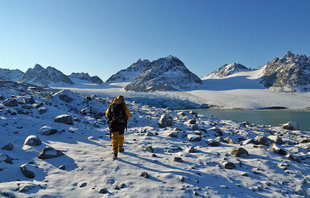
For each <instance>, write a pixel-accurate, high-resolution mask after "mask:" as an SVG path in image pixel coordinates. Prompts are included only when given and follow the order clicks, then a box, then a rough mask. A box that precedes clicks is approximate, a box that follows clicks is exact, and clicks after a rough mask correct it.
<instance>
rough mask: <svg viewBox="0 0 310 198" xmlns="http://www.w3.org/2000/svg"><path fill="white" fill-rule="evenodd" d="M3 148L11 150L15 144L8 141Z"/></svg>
mask: <svg viewBox="0 0 310 198" xmlns="http://www.w3.org/2000/svg"><path fill="white" fill-rule="evenodd" d="M1 149H2V150H7V151H11V150H13V149H14V145H13V144H12V143H8V144H6V145H4V146H3V147H2V148H1Z"/></svg>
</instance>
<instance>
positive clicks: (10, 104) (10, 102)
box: [2, 98, 18, 107]
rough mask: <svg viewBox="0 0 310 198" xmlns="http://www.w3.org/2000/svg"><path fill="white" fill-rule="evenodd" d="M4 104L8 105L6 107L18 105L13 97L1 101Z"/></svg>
mask: <svg viewBox="0 0 310 198" xmlns="http://www.w3.org/2000/svg"><path fill="white" fill-rule="evenodd" d="M2 103H3V105H4V106H8V107H16V106H18V102H17V100H15V99H14V98H13V99H10V98H9V99H6V100H5V101H3V102H2Z"/></svg>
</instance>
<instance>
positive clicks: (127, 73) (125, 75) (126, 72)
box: [107, 59, 151, 82]
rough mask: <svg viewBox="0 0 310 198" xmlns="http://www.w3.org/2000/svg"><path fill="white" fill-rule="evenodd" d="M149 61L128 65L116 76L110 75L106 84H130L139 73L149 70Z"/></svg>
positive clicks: (139, 61)
mask: <svg viewBox="0 0 310 198" xmlns="http://www.w3.org/2000/svg"><path fill="white" fill-rule="evenodd" d="M150 63H151V62H150V61H149V60H147V59H146V60H141V59H139V60H138V61H137V62H135V63H133V64H132V65H130V66H129V67H128V68H127V69H123V70H121V71H119V72H117V73H116V74H114V75H112V76H111V77H110V78H109V79H108V80H107V82H120V81H121V82H131V81H132V80H133V79H134V78H136V77H137V76H138V75H139V74H140V73H142V72H144V71H145V70H147V69H149V68H150Z"/></svg>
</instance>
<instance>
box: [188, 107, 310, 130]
mask: <svg viewBox="0 0 310 198" xmlns="http://www.w3.org/2000/svg"><path fill="white" fill-rule="evenodd" d="M194 111H196V112H197V113H199V114H202V115H207V116H211V115H213V117H216V118H220V119H224V120H235V121H239V122H243V121H248V122H250V123H254V124H263V125H273V126H277V125H279V124H283V123H287V122H289V121H296V122H298V123H299V127H300V130H304V131H310V112H309V111H288V110H218V109H195V110H194Z"/></svg>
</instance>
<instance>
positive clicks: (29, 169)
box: [20, 164, 35, 178]
mask: <svg viewBox="0 0 310 198" xmlns="http://www.w3.org/2000/svg"><path fill="white" fill-rule="evenodd" d="M33 169H34V167H33V166H32V165H31V164H23V165H21V166H20V170H21V171H22V173H23V175H24V176H25V177H28V178H34V177H35V174H34V172H33Z"/></svg>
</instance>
